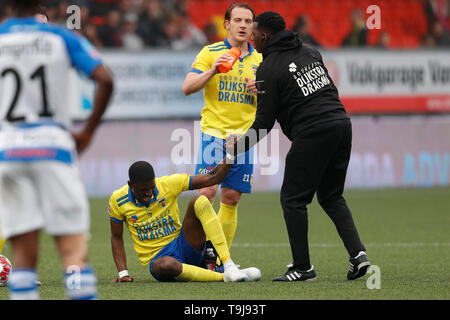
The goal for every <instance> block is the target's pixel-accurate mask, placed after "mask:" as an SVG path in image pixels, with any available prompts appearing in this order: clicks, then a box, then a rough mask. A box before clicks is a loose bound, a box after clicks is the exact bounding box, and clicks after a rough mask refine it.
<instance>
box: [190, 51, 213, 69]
mask: <svg viewBox="0 0 450 320" xmlns="http://www.w3.org/2000/svg"><path fill="white" fill-rule="evenodd" d="M213 64H214V61H212V55H211V54H210V52H209V49H208V47H204V48H203V49H202V50H201V51H200V52H199V53H198V54H197V56H196V57H195V60H194V63H193V64H192V68H191V72H196V73H203V72H205V71H208V70H209V69H211V67H212V65H213Z"/></svg>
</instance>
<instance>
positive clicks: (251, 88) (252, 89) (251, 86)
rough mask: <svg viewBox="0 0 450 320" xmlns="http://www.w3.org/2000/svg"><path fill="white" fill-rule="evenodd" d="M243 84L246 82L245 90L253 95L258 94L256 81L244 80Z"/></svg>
mask: <svg viewBox="0 0 450 320" xmlns="http://www.w3.org/2000/svg"><path fill="white" fill-rule="evenodd" d="M245 82H247V90H248V91H249V92H251V93H253V94H257V93H258V89H257V88H256V79H249V78H245Z"/></svg>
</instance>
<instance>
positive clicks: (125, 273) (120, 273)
mask: <svg viewBox="0 0 450 320" xmlns="http://www.w3.org/2000/svg"><path fill="white" fill-rule="evenodd" d="M126 276H128V270H122V271H119V278H123V277H126Z"/></svg>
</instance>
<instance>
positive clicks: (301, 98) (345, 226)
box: [228, 12, 370, 281]
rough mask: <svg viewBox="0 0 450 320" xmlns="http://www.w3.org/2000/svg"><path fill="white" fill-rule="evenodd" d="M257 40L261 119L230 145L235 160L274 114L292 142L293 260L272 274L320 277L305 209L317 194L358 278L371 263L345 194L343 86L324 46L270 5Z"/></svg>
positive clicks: (285, 189) (288, 208)
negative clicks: (304, 38)
mask: <svg viewBox="0 0 450 320" xmlns="http://www.w3.org/2000/svg"><path fill="white" fill-rule="evenodd" d="M253 41H254V43H255V48H256V50H257V51H258V52H261V53H262V54H263V62H262V63H261V64H260V66H259V68H258V70H257V73H256V88H257V91H258V105H257V112H256V116H255V121H254V123H253V125H252V126H251V128H250V129H249V131H248V132H247V133H246V134H245V135H244V136H243V137H242V138H241V139H239V141H238V142H237V143H236V144H234V149H233V148H232V144H231V143H229V145H228V150H230V151H229V156H230V157H231V159H232V158H233V156H234V155H235V154H236V152H241V151H242V150H243V149H245V150H247V149H248V148H250V147H251V146H252V145H253V144H255V143H257V141H259V140H260V139H261V138H263V137H264V136H265V134H267V133H268V131H270V130H271V129H272V127H273V126H274V123H275V120H277V121H278V122H279V123H280V126H281V129H282V130H283V133H284V134H285V135H286V136H287V137H288V138H289V140H290V141H292V146H291V148H290V150H289V153H288V154H287V157H286V167H285V173H284V180H283V186H282V188H281V194H280V200H281V205H282V208H283V211H284V219H285V222H286V227H287V231H288V235H289V242H290V246H291V251H292V256H293V264H292V266H289V269H288V271H287V272H286V273H285V274H284V275H282V276H280V277H278V278H276V279H274V281H305V280H315V279H316V273H315V271H314V267H313V266H311V265H310V259H309V246H308V216H307V208H306V206H307V205H308V204H309V203H311V201H312V199H313V197H314V194H315V193H317V199H318V201H319V204H320V205H321V207H322V208H323V209H324V210H325V212H326V213H327V214H328V216H329V217H330V218H331V220H332V221H333V222H334V224H335V226H336V229H337V231H338V233H339V236H340V237H341V239H342V241H343V243H344V246H345V248H346V249H347V251H348V253H349V255H350V259H349V261H350V267H349V271H348V274H347V278H348V279H349V280H353V279H356V278H359V277H361V276H363V275H364V274H365V273H366V271H367V269H368V267H369V266H370V262H369V259H368V258H367V255H366V253H365V250H366V249H365V247H364V245H363V244H362V242H361V240H360V238H359V235H358V231H357V229H356V227H355V224H354V222H353V218H352V215H351V212H350V210H349V208H348V207H347V204H346V202H345V200H344V198H343V196H342V194H343V191H344V182H345V176H346V173H347V166H348V163H349V160H350V151H351V141H352V128H351V122H350V118H349V117H348V115H347V113H346V112H345V108H344V106H343V105H342V103H341V101H340V100H339V95H338V91H337V89H336V87H335V86H334V84H333V82H332V80H331V78H330V76H329V75H328V71H327V69H326V68H325V65H324V63H323V60H322V57H321V55H320V53H319V52H318V51H317V50H316V49H314V48H313V47H310V46H308V45H306V44H302V42H301V39H300V38H299V37H298V36H297V34H295V33H293V32H292V31H289V30H285V22H284V19H283V18H282V17H281V16H280V15H279V14H278V13H275V12H264V13H262V14H261V15H259V16H258V17H257V18H256V20H255V24H254V26H253ZM261 129H265V130H261ZM252 130H255V131H256V132H255V131H253V132H252ZM264 131H265V132H264ZM251 133H253V135H252V134H251ZM254 134H256V141H255V139H254ZM252 136H253V138H252ZM252 140H253V141H252ZM242 142H245V148H244V147H243V145H242V144H241V143H242Z"/></svg>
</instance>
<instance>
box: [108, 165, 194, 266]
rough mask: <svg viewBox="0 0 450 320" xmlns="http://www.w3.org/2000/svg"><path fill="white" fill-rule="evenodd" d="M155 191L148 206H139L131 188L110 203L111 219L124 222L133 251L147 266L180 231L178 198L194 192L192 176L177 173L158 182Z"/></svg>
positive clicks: (122, 191) (116, 194)
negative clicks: (184, 192) (131, 241)
mask: <svg viewBox="0 0 450 320" xmlns="http://www.w3.org/2000/svg"><path fill="white" fill-rule="evenodd" d="M155 184H156V188H155V192H154V194H153V196H152V198H151V200H150V202H149V203H148V204H147V205H144V204H141V203H139V202H138V201H137V200H136V199H135V197H134V195H133V192H132V191H131V188H130V187H129V186H128V185H125V186H123V187H122V188H120V189H118V190H116V191H114V192H113V194H112V195H111V198H110V200H109V206H108V211H109V215H110V218H111V220H113V221H115V222H117V223H125V224H126V226H127V228H128V231H129V233H130V235H131V238H132V240H133V245H134V249H135V251H136V254H137V256H138V259H139V261H140V263H141V264H142V265H143V266H144V265H147V264H148V263H149V262H150V260H151V259H152V258H153V257H154V256H155V255H156V254H157V253H158V252H159V251H160V250H161V249H162V248H164V246H166V245H167V244H168V243H169V242H171V241H172V240H173V239H175V238H176V237H178V235H179V234H180V230H181V221H180V209H179V208H178V201H177V198H178V196H179V195H180V193H181V192H183V191H187V190H190V189H191V186H192V177H190V176H189V175H188V174H174V175H171V176H165V177H160V178H156V179H155Z"/></svg>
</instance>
